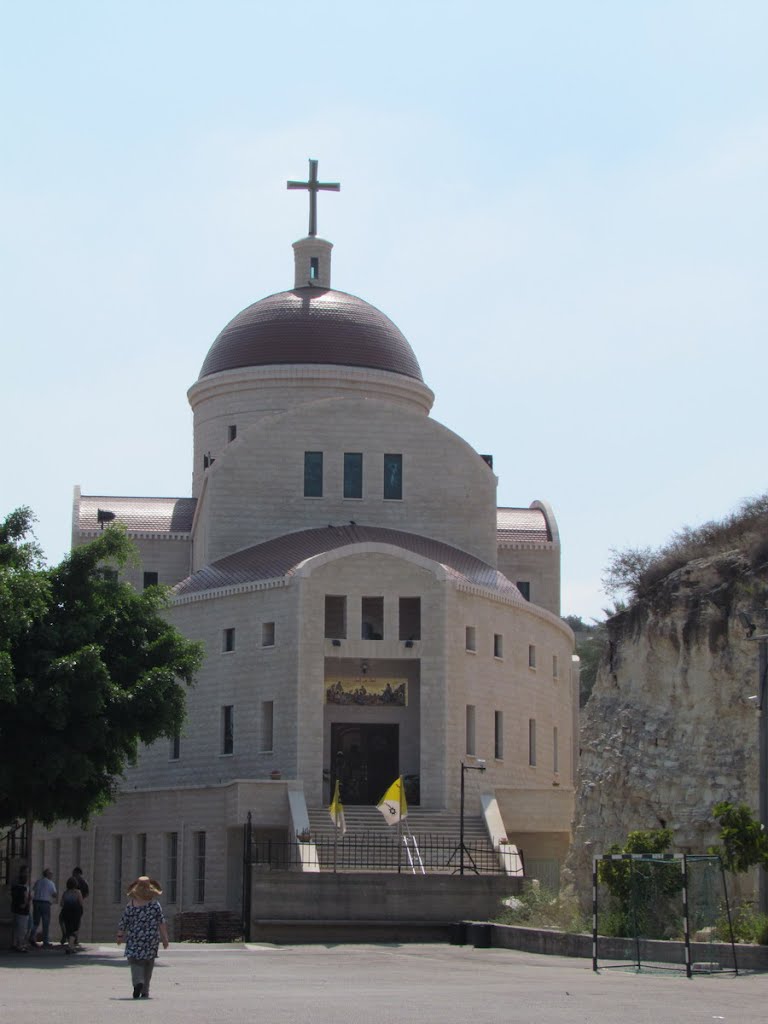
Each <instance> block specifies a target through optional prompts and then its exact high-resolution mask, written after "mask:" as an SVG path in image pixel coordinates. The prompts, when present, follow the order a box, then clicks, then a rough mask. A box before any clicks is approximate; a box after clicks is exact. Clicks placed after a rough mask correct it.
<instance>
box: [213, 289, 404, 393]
mask: <svg viewBox="0 0 768 1024" xmlns="http://www.w3.org/2000/svg"><path fill="white" fill-rule="evenodd" d="M277 363H293V364H296V363H325V364H328V363H330V364H336V365H338V366H364V367H367V368H370V369H374V370H388V371H389V372H390V373H400V374H403V375H404V376H406V377H413V378H415V379H416V380H419V381H422V380H423V378H422V376H421V369H420V367H419V364H418V361H417V359H416V356H415V355H414V354H413V349H412V348H411V346H410V345H409V344H408V342H407V341H406V339H405V337H404V336H403V334H402V333H401V332H400V331H399V330H398V328H397V327H395V325H394V324H393V323H392V321H391V320H390V319H389V318H388V317H386V316H385V315H384V314H383V313H382V312H381V311H380V310H378V309H376V307H375V306H372V305H370V303H368V302H365V301H364V300H363V299H359V298H357V296H355V295H348V294H347V293H346V292H337V291H334V290H333V289H331V288H295V289H294V290H293V291H290V292H278V293H277V294H275V295H268V296H267V297H266V298H265V299H261V300H260V301H259V302H254V304H253V305H252V306H248V307H247V309H244V310H243V311H242V312H241V313H238V315H237V316H236V317H235V318H234V320H230V322H229V323H228V324H227V326H226V327H225V328H224V330H223V331H222V332H221V334H219V336H218V338H216V340H215V341H214V343H213V345H212V346H211V348H210V351H209V352H208V355H207V356H206V357H205V362H204V363H203V367H202V369H201V370H200V378H203V377H207V376H209V375H210V374H212V373H219V372H220V371H222V370H234V369H239V368H240V367H245V366H270V365H274V364H277Z"/></svg>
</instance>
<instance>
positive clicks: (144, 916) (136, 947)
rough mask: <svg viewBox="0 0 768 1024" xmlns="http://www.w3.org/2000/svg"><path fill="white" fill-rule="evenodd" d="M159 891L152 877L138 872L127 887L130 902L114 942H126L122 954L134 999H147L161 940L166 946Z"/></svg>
mask: <svg viewBox="0 0 768 1024" xmlns="http://www.w3.org/2000/svg"><path fill="white" fill-rule="evenodd" d="M162 891H163V890H162V889H161V888H160V885H159V884H158V883H157V882H156V881H155V880H154V879H153V878H149V877H148V876H147V875H140V876H139V878H137V879H136V881H135V882H131V884H130V886H129V887H128V897H129V902H128V903H127V905H126V907H125V909H124V910H123V914H122V917H121V918H120V923H119V924H118V926H117V944H118V946H119V945H120V944H121V943H122V942H125V955H126V956H127V957H128V963H129V964H130V965H131V982H132V984H133V998H134V999H149V983H150V981H151V980H152V971H153V970H154V968H155V958H156V957H157V950H158V946H159V945H160V940H161V939H162V942H163V949H168V928H167V926H166V923H165V917H164V916H163V908H162V907H161V906H160V904H159V903H158V902H157V900H156V899H155V896H160V895H161V894H162Z"/></svg>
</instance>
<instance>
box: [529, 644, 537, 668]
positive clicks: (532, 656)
mask: <svg viewBox="0 0 768 1024" xmlns="http://www.w3.org/2000/svg"><path fill="white" fill-rule="evenodd" d="M528 668H536V644H528Z"/></svg>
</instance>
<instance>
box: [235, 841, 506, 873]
mask: <svg viewBox="0 0 768 1024" xmlns="http://www.w3.org/2000/svg"><path fill="white" fill-rule="evenodd" d="M249 845H250V858H249V860H250V864H251V865H252V866H255V867H258V866H261V867H262V868H263V869H269V870H273V871H296V870H306V869H307V868H309V869H310V870H315V869H317V868H319V869H320V870H321V871H334V870H335V871H384V872H391V871H400V872H411V871H413V872H415V873H416V874H421V873H424V874H433V873H437V872H439V873H442V874H451V873H454V872H455V873H457V874H458V873H460V871H461V869H462V864H463V870H464V874H475V873H476V874H481V875H499V874H504V869H503V867H502V865H501V863H500V859H499V855H498V854H497V853H496V852H495V851H494V849H493V847H492V846H491V845H490V843H487V842H465V843H464V851H463V856H462V850H461V846H460V845H459V844H458V843H457V842H456V840H455V839H451V838H450V837H447V836H443V835H416V836H405V835H404V836H403V837H402V842H401V843H398V841H397V838H396V837H389V836H383V835H379V834H377V833H368V834H365V833H364V834H361V835H355V836H345V837H344V838H343V839H338V840H336V841H334V839H333V838H332V837H329V836H318V837H317V838H315V839H313V840H311V841H310V842H306V843H290V842H276V841H274V840H271V839H266V840H259V839H254V840H253V841H252V842H251V843H250V844H249Z"/></svg>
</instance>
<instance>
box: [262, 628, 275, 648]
mask: <svg viewBox="0 0 768 1024" xmlns="http://www.w3.org/2000/svg"><path fill="white" fill-rule="evenodd" d="M261 646H262V647H274V646H275V624H274V622H262V624H261Z"/></svg>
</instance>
